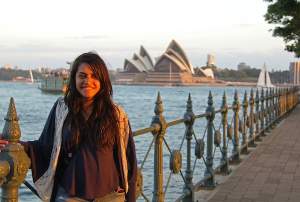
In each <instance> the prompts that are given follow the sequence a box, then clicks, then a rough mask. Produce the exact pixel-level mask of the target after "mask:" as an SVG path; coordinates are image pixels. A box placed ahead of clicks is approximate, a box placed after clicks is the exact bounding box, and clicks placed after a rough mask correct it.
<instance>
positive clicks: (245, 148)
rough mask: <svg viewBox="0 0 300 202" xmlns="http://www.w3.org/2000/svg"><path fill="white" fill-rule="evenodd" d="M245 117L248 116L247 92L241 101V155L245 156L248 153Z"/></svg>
mask: <svg viewBox="0 0 300 202" xmlns="http://www.w3.org/2000/svg"><path fill="white" fill-rule="evenodd" d="M247 115H248V98H247V91H245V93H244V100H243V124H242V126H240V127H242V137H243V140H242V147H243V149H242V153H244V154H247V153H248V137H247V130H246V123H247V121H249V120H247Z"/></svg>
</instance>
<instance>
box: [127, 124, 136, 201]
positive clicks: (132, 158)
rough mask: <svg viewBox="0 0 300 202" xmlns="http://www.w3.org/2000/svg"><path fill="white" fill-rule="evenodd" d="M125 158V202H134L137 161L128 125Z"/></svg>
mask: <svg viewBox="0 0 300 202" xmlns="http://www.w3.org/2000/svg"><path fill="white" fill-rule="evenodd" d="M126 156H127V162H128V187H129V189H128V192H127V194H126V201H128V202H134V201H136V197H135V195H136V178H137V160H136V152H135V144H134V140H133V134H132V131H131V127H130V124H129V136H128V144H127V149H126Z"/></svg>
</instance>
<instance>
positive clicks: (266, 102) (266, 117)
mask: <svg viewBox="0 0 300 202" xmlns="http://www.w3.org/2000/svg"><path fill="white" fill-rule="evenodd" d="M269 100H270V97H269V89H268V88H267V89H266V96H265V105H266V108H265V109H264V111H265V126H266V127H265V129H266V131H267V132H268V131H269V124H270V119H269V117H270V114H269V111H270V110H269Z"/></svg>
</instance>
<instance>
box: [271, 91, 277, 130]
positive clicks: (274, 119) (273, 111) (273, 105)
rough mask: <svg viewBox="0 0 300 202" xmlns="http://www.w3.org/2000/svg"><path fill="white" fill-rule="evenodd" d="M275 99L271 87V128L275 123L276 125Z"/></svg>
mask: <svg viewBox="0 0 300 202" xmlns="http://www.w3.org/2000/svg"><path fill="white" fill-rule="evenodd" d="M275 100H276V93H275V89H274V88H272V128H274V127H275V125H276V104H275Z"/></svg>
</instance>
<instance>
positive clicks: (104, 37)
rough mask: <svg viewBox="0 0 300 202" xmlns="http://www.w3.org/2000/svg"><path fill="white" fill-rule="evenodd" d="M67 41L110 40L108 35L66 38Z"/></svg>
mask: <svg viewBox="0 0 300 202" xmlns="http://www.w3.org/2000/svg"><path fill="white" fill-rule="evenodd" d="M64 38H65V39H76V40H77V39H88V40H99V39H108V38H109V36H108V35H84V36H66V37H64Z"/></svg>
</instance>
